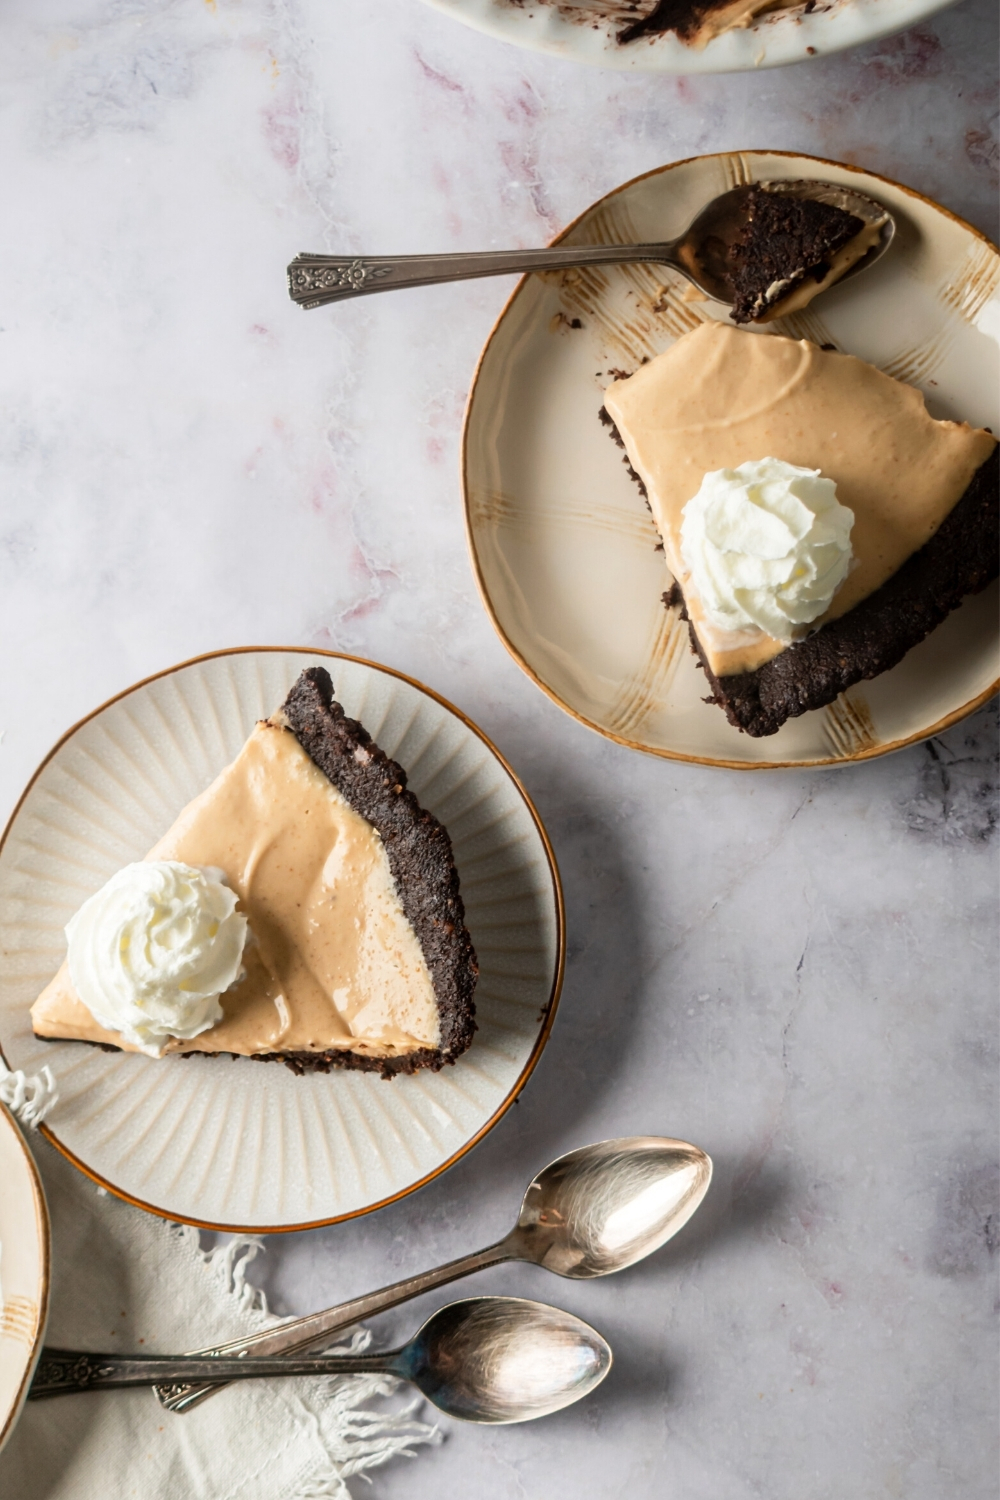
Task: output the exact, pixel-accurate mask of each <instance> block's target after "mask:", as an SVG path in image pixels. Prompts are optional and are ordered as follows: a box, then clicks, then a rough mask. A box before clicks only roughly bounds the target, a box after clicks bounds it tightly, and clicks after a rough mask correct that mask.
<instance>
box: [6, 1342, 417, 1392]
mask: <svg viewBox="0 0 1000 1500" xmlns="http://www.w3.org/2000/svg"><path fill="white" fill-rule="evenodd" d="M398 1353H399V1351H398V1350H392V1351H390V1352H388V1353H384V1354H328V1355H313V1356H312V1357H311V1358H308V1359H306V1358H302V1357H301V1356H300V1357H299V1358H298V1359H275V1358H274V1356H273V1355H271V1356H270V1357H266V1358H263V1359H260V1358H258V1359H250V1358H247V1359H240V1358H238V1357H237V1356H235V1355H230V1356H229V1357H228V1358H227V1357H225V1356H223V1357H221V1358H220V1357H216V1358H199V1357H198V1356H197V1355H191V1354H187V1355H171V1354H167V1355H156V1354H135V1355H127V1356H125V1355H119V1354H90V1353H84V1352H82V1351H81V1350H77V1349H49V1348H45V1349H43V1350H42V1353H41V1356H40V1358H39V1361H38V1367H37V1369H36V1370H35V1374H34V1378H33V1379H32V1382H31V1388H30V1390H29V1391H28V1399H29V1401H38V1400H40V1399H41V1398H42V1397H44V1396H67V1395H70V1394H72V1393H73V1392H75V1391H107V1390H115V1389H120V1388H121V1387H123V1386H130V1385H156V1384H157V1382H159V1381H169V1382H179V1383H181V1384H180V1388H181V1389H184V1390H186V1389H189V1386H190V1382H191V1381H192V1380H204V1379H205V1378H206V1377H213V1376H221V1378H222V1379H224V1380H227V1381H229V1380H251V1379H254V1378H260V1377H261V1376H273V1375H364V1374H369V1373H371V1372H373V1371H387V1372H388V1373H390V1374H392V1373H394V1372H395V1369H396V1366H395V1360H396V1358H397V1356H398ZM212 1389H215V1387H212Z"/></svg>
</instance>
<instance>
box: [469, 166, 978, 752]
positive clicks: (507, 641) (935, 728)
mask: <svg viewBox="0 0 1000 1500" xmlns="http://www.w3.org/2000/svg"><path fill="white" fill-rule="evenodd" d="M747 157H767V158H778V159H781V160H785V161H795V162H801V163H803V167H804V169H805V170H804V173H803V175H810V176H815V175H818V174H817V173H816V172H815V171H814V170H813V169H815V168H822V167H826V168H834V169H836V171H838V172H842V173H849V174H851V175H854V176H857V177H862V178H865V179H867V180H869V181H874V182H877V183H882V184H884V185H885V186H886V187H888V188H891V189H892V190H893V191H894V192H898V193H901V194H903V195H904V196H905V197H907V198H909V199H911V200H913V201H914V202H916V203H920V204H923V205H925V206H926V207H928V208H930V209H932V210H933V211H934V212H935V213H936V214H938V215H940V216H941V217H942V218H945V219H947V220H949V221H951V222H952V223H953V224H955V225H957V226H959V227H960V228H961V229H962V230H963V231H965V232H967V233H968V234H969V235H970V236H972V237H973V238H974V239H976V240H978V241H979V242H981V244H983V245H984V246H986V247H987V248H988V249H989V250H991V251H993V253H994V255H996V254H998V253H1000V252H998V251H997V247H996V246H995V245H994V244H993V242H992V241H991V240H990V239H989V238H988V237H987V236H986V235H985V234H983V233H982V231H981V230H979V229H977V228H976V227H975V226H974V225H972V224H969V223H968V222H967V221H966V220H964V219H962V218H960V217H959V215H957V214H954V213H952V212H951V211H950V210H949V209H946V208H944V207H942V205H941V204H939V203H936V202H935V201H934V199H932V198H928V197H926V196H925V195H924V194H922V193H918V192H917V191H916V190H915V189H913V188H908V187H906V186H905V185H904V184H902V183H898V182H895V181H894V180H893V179H892V178H889V177H885V176H882V175H881V174H879V173H877V172H869V171H867V170H865V169H864V168H862V167H856V166H854V165H852V164H851V163H848V162H838V161H834V160H831V159H829V158H827V157H820V156H806V155H803V154H801V153H799V152H795V151H772V150H766V149H762V150H759V151H758V150H747V151H740V152H733V151H719V152H712V153H708V154H706V155H702V156H692V157H685V158H683V159H682V160H680V161H676V162H669V163H666V164H665V165H664V166H661V167H654V168H652V169H651V170H650V171H648V172H642V173H640V174H639V175H638V176H636V177H632V178H629V180H628V181H627V182H624V183H621V184H619V186H618V187H615V188H613V189H612V190H611V191H610V192H608V193H605V194H604V195H603V196H602V197H601V198H598V199H596V200H595V201H594V202H593V203H592V204H590V205H589V206H588V207H587V208H586V209H584V210H583V212H582V213H580V214H578V215H577V216H576V217H575V218H574V219H573V220H571V221H570V223H568V224H567V225H566V226H565V228H563V229H562V230H560V232H559V233H558V234H557V235H556V236H555V237H554V239H553V240H552V241H551V243H552V244H554V245H556V244H560V243H562V242H563V241H565V240H566V239H567V238H568V237H569V235H570V234H571V233H572V232H573V231H574V230H575V229H576V228H577V227H579V226H580V225H582V224H584V223H585V222H586V221H588V220H590V219H592V218H593V217H594V216H596V215H597V214H598V213H599V212H600V211H601V210H602V209H603V208H605V207H606V206H608V205H611V204H613V203H614V202H615V201H616V200H618V199H619V198H620V197H621V196H622V195H623V194H625V193H627V192H629V191H630V190H631V189H633V188H635V187H636V186H637V185H638V184H640V183H643V182H647V181H649V180H650V179H652V178H656V177H661V176H665V175H667V174H669V173H671V172H674V171H676V170H677V169H679V168H684V167H691V166H694V165H696V164H701V163H706V164H707V163H720V164H725V165H726V166H727V167H730V164H733V166H732V172H733V175H734V177H735V180H737V181H739V180H748V181H751V180H756V179H755V178H754V177H753V176H751V175H749V174H748V169H747V167H746V164H745V158H747ZM533 280H534V278H533V277H532V276H531V275H526V276H522V277H521V279H520V280H519V281H518V283H517V286H516V287H515V288H514V290H513V291H512V292H511V294H510V296H509V297H508V298H507V301H506V302H505V304H504V306H503V309H502V311H501V312H500V315H499V316H498V318H497V319H496V322H495V323H494V324H493V327H492V329H491V330H490V333H489V335H488V337H487V339H486V342H485V344H484V345H483V348H482V350H481V352H480V355H479V359H478V360H477V362H476V368H475V372H474V374H473V377H472V383H471V385H470V388H469V394H468V398H467V400H466V405H465V415H464V419H463V424H462V443H461V451H460V458H459V464H460V482H461V486H462V496H463V510H464V516H465V531H466V540H467V543H468V548H469V556H470V560H471V564H472V571H473V576H474V578H475V581H476V587H477V589H478V590H479V597H480V599H481V600H482V603H483V607H484V609H485V610H486V613H487V615H488V616H489V618H490V620H491V622H492V624H493V628H494V629H495V631H496V632H497V635H498V636H499V637H500V639H501V641H502V642H503V644H504V646H505V647H506V649H507V651H508V652H509V653H510V655H511V656H512V657H513V658H514V660H515V661H516V662H517V664H518V666H519V667H520V668H521V670H522V671H523V672H524V673H525V674H526V676H528V677H529V678H530V679H531V680H532V682H534V683H535V685H536V686H537V687H538V688H540V689H541V691H542V692H543V693H544V694H545V695H546V697H547V698H549V699H551V701H552V702H553V703H555V704H556V705H557V706H558V707H559V708H561V709H562V710H563V711H564V712H565V713H567V714H569V715H570V717H571V718H574V719H576V720H577V721H578V722H579V723H581V724H584V725H586V727H587V728H588V729H592V730H595V731H596V732H597V733H598V734H600V735H603V736H604V738H605V739H609V740H612V741H613V742H614V743H615V744H619V745H624V746H625V747H626V748H627V749H630V750H640V751H642V752H644V753H645V754H647V755H656V756H658V757H660V758H661V759H665V760H673V761H683V762H686V763H688V764H694V765H704V766H713V767H717V768H719V769H725V770H740V771H765V770H790V769H791V770H802V769H811V768H816V767H825V766H843V765H850V764H854V763H857V762H861V761H867V760H873V759H877V758H879V757H881V756H883V755H889V754H891V753H892V752H894V751H896V750H902V749H905V748H906V747H907V746H909V745H914V744H918V743H920V742H921V741H923V740H926V739H929V738H931V736H933V735H935V734H939V733H941V732H942V731H943V730H945V729H947V728H949V727H950V726H951V725H952V724H956V723H958V722H959V721H960V720H961V719H964V718H966V717H967V716H968V715H969V714H971V713H973V712H975V710H976V709H977V708H980V707H981V706H982V705H983V704H984V703H986V702H987V701H988V700H989V699H990V698H992V697H993V696H994V695H995V694H996V693H997V692H998V691H1000V675H997V676H994V678H993V679H992V681H991V682H990V683H989V685H988V686H986V687H985V688H983V689H982V690H981V691H979V692H977V693H976V694H974V695H973V696H972V697H971V698H969V699H967V700H966V701H964V702H963V703H962V704H961V705H959V706H957V707H956V708H954V709H951V710H949V711H948V712H947V713H946V714H943V715H941V716H940V717H938V718H936V719H934V720H933V721H932V722H931V723H929V724H927V725H922V726H921V727H920V728H919V729H918V730H916V731H914V732H913V733H910V734H906V735H904V736H901V737H898V738H895V739H891V740H888V741H886V742H882V743H878V744H875V745H871V746H863V747H861V748H858V749H856V750H852V751H851V752H850V753H847V754H842V755H837V754H834V755H818V756H810V757H808V758H803V759H800V760H759V761H751V760H737V759H732V758H729V757H728V756H726V755H724V754H718V755H711V754H695V753H691V752H689V751H685V750H678V749H671V748H669V747H666V746H661V745H651V744H647V743H644V742H643V741H642V740H638V739H635V738H633V737H631V736H629V735H628V734H622V733H618V732H616V731H615V730H613V729H609V728H608V727H607V726H606V725H603V724H601V723H599V722H597V721H596V720H595V719H593V718H591V717H589V716H588V715H587V714H586V713H584V712H582V711H581V710H580V709H579V708H576V707H574V706H573V704H572V703H570V702H568V701H567V700H566V698H565V697H563V696H562V695H561V694H560V693H559V692H557V691H556V690H555V689H554V688H553V687H551V686H550V685H549V684H548V683H547V682H546V681H545V680H544V678H543V676H542V675H541V672H540V671H539V669H538V668H537V667H536V666H535V665H533V664H532V662H531V661H529V660H528V658H527V657H526V655H525V653H524V650H523V649H521V648H520V647H518V646H517V645H516V644H515V643H514V641H512V640H511V638H510V635H509V634H508V631H507V628H506V627H505V625H504V623H503V622H502V620H501V618H500V614H499V612H498V609H497V607H496V605H495V604H494V600H493V598H492V597H491V594H490V589H489V585H488V583H487V580H486V578H485V576H484V570H483V566H482V562H481V558H480V555H479V549H478V547H477V539H476V525H475V521H474V517H473V513H472V511H473V507H472V491H473V482H472V479H471V476H470V461H471V460H470V446H471V442H470V434H471V432H472V428H473V425H474V423H475V422H476V420H477V417H478V413H477V408H476V402H477V396H478V395H479V394H480V382H481V379H482V377H483V373H484V369H485V367H486V365H487V361H488V360H489V358H490V355H491V351H492V350H493V347H494V344H495V342H496V340H497V338H498V335H499V334H500V333H501V331H502V330H503V329H504V325H505V324H506V322H507V319H508V317H509V316H510V315H511V313H512V312H513V311H514V309H515V308H516V306H517V304H518V302H519V299H520V298H521V297H522V296H523V295H524V294H525V292H526V289H527V288H528V286H529V285H530V284H531V283H532V281H533ZM484 399H485V398H484ZM931 634H932V635H933V632H931ZM914 649H916V648H914ZM904 659H905V658H904ZM893 670H895V669H893ZM886 675H887V674H886ZM818 712H823V710H818ZM732 732H733V734H734V735H735V734H738V733H739V731H737V730H735V729H734V730H733V731H732Z"/></svg>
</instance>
